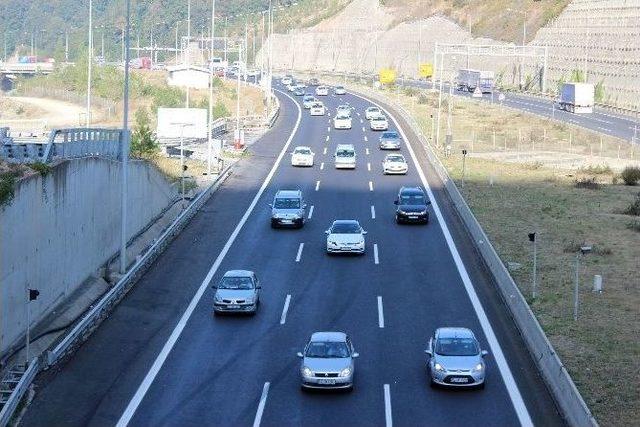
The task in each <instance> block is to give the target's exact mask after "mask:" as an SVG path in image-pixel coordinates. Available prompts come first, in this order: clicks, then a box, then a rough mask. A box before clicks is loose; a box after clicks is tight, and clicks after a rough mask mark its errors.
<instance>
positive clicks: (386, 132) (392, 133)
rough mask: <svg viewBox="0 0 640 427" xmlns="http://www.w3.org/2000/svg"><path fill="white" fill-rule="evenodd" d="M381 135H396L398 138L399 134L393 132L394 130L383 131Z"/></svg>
mask: <svg viewBox="0 0 640 427" xmlns="http://www.w3.org/2000/svg"><path fill="white" fill-rule="evenodd" d="M382 135H398V136H400V134H399V133H398V132H397V131H395V130H385V131H384V132H383V133H382Z"/></svg>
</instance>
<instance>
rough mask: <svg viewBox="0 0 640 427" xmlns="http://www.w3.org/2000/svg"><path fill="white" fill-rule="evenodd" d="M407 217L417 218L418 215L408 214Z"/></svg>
mask: <svg viewBox="0 0 640 427" xmlns="http://www.w3.org/2000/svg"><path fill="white" fill-rule="evenodd" d="M409 217H410V218H417V217H418V214H409Z"/></svg>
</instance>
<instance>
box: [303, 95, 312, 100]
mask: <svg viewBox="0 0 640 427" xmlns="http://www.w3.org/2000/svg"><path fill="white" fill-rule="evenodd" d="M304 100H305V101H313V96H305V97H304Z"/></svg>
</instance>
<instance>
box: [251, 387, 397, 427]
mask: <svg viewBox="0 0 640 427" xmlns="http://www.w3.org/2000/svg"><path fill="white" fill-rule="evenodd" d="M384 420H385V425H386V427H393V418H392V417H391V390H389V384H385V385H384ZM254 427H255V425H254Z"/></svg>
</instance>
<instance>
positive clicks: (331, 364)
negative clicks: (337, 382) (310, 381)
mask: <svg viewBox="0 0 640 427" xmlns="http://www.w3.org/2000/svg"><path fill="white" fill-rule="evenodd" d="M351 360H352V359H351V358H350V357H341V358H335V359H321V358H315V357H305V358H304V359H302V364H303V366H306V367H307V368H309V369H311V370H312V371H313V372H340V371H342V370H343V369H345V368H348V367H350V366H351Z"/></svg>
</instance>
